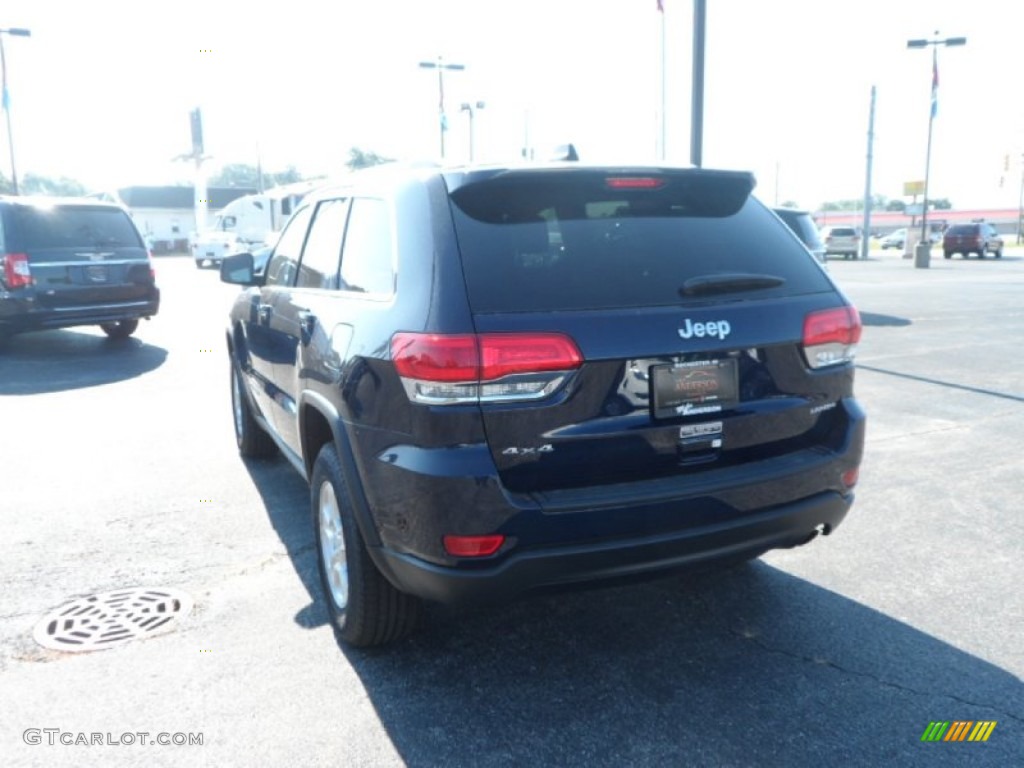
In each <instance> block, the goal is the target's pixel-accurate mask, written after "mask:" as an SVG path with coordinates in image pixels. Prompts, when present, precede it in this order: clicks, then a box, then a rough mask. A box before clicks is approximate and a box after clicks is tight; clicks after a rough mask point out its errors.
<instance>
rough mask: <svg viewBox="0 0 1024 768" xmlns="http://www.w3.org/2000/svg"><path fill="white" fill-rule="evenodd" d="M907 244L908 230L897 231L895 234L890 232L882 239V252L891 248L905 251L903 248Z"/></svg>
mask: <svg viewBox="0 0 1024 768" xmlns="http://www.w3.org/2000/svg"><path fill="white" fill-rule="evenodd" d="M906 242H907V230H906V228H903V229H897V230H896V231H895V232H890V233H889V234H888V235H886V236H885V237H883V238H882V250H883V251H885V250H888V249H889V248H896V249H898V250H903V246H904V245H905V244H906Z"/></svg>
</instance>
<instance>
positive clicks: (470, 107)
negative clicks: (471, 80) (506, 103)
mask: <svg viewBox="0 0 1024 768" xmlns="http://www.w3.org/2000/svg"><path fill="white" fill-rule="evenodd" d="M485 106H486V104H484V103H483V102H482V101H478V102H477V103H476V104H470V103H469V102H463V104H462V107H460V110H459V111H460V112H468V113H469V162H471V163H472V162H473V155H474V151H473V150H474V144H475V143H476V142H475V140H474V139H475V134H474V133H473V109H474V108H476V109H483V108H484V107H485Z"/></svg>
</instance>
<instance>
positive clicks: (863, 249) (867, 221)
mask: <svg viewBox="0 0 1024 768" xmlns="http://www.w3.org/2000/svg"><path fill="white" fill-rule="evenodd" d="M874 144H875V86H873V85H872V86H871V110H870V112H869V113H868V159H867V171H866V172H865V174H864V227H863V230H862V232H863V236H862V237H861V243H860V257H861V258H862V259H866V258H867V257H868V249H869V248H870V247H871V204H872V202H873V200H872V195H871V164H872V162H873V160H874Z"/></svg>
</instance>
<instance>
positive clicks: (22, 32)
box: [0, 29, 32, 194]
mask: <svg viewBox="0 0 1024 768" xmlns="http://www.w3.org/2000/svg"><path fill="white" fill-rule="evenodd" d="M4 35H11V36H12V37H31V36H32V32H31V31H30V30H27V29H0V80H2V81H3V105H4V115H6V117H7V146H8V148H9V149H10V152H11V186H12V187H13V188H14V194H18V172H17V171H16V170H15V168H14V134H12V133H11V95H10V93H8V91H7V59H6V57H5V56H4Z"/></svg>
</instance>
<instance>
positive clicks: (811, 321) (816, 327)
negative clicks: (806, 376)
mask: <svg viewBox="0 0 1024 768" xmlns="http://www.w3.org/2000/svg"><path fill="white" fill-rule="evenodd" d="M860 333H861V322H860V314H859V313H858V312H857V310H856V309H855V308H854V307H836V308H835V309H825V310H821V311H820V312H812V313H811V314H809V315H807V317H806V318H804V339H803V346H804V355H805V356H806V357H807V364H808V365H809V366H811V368H824V367H826V366H829V365H839V364H840V363H848V362H850V361H851V360H853V356H854V355H855V354H856V351H857V342H859V341H860Z"/></svg>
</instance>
